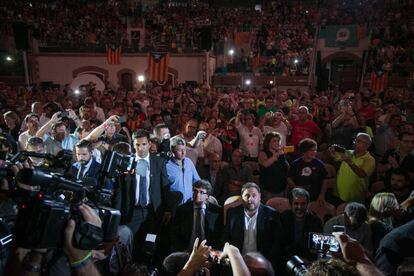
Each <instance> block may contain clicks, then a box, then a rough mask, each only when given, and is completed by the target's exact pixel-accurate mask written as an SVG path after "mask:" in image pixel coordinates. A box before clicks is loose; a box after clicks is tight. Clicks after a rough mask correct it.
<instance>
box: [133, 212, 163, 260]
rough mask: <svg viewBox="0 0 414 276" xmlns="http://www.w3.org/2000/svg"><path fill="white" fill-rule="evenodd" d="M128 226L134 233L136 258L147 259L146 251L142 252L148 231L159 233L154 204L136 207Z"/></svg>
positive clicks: (134, 253)
mask: <svg viewBox="0 0 414 276" xmlns="http://www.w3.org/2000/svg"><path fill="white" fill-rule="evenodd" d="M127 226H128V227H129V228H130V229H131V231H132V233H133V234H134V247H133V256H134V258H135V259H136V260H140V261H142V260H145V259H147V256H144V252H142V249H143V245H144V241H145V237H146V236H147V234H148V233H150V234H158V230H157V229H158V227H159V223H158V222H157V219H156V216H155V213H154V209H153V207H152V205H150V206H148V207H145V208H142V207H134V210H133V213H132V217H131V221H130V222H129V223H128V224H127ZM145 262H147V260H146V261H145Z"/></svg>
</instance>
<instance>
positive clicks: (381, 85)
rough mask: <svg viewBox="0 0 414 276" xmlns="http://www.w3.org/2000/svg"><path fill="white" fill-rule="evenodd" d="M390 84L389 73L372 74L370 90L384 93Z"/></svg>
mask: <svg viewBox="0 0 414 276" xmlns="http://www.w3.org/2000/svg"><path fill="white" fill-rule="evenodd" d="M387 84H388V73H387V72H383V71H378V72H372V73H371V82H370V84H369V88H371V90H372V91H374V92H382V91H384V89H385V88H386V87H387Z"/></svg>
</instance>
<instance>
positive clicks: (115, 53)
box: [106, 45, 121, 64]
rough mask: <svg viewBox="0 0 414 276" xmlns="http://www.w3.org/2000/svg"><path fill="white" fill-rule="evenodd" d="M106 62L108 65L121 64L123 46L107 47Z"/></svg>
mask: <svg viewBox="0 0 414 276" xmlns="http://www.w3.org/2000/svg"><path fill="white" fill-rule="evenodd" d="M106 60H107V61H108V64H120V63H121V46H115V45H107V46H106Z"/></svg>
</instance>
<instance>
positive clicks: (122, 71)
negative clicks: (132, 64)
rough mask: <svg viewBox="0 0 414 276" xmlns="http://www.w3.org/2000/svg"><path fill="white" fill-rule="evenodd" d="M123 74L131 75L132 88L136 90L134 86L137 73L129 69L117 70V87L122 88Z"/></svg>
mask: <svg viewBox="0 0 414 276" xmlns="http://www.w3.org/2000/svg"><path fill="white" fill-rule="evenodd" d="M124 73H130V74H131V75H132V87H134V88H136V85H137V73H136V72H135V71H134V70H132V69H129V68H124V69H121V70H119V71H118V72H117V73H116V76H117V78H118V82H117V83H118V87H121V86H122V75H123V74H124Z"/></svg>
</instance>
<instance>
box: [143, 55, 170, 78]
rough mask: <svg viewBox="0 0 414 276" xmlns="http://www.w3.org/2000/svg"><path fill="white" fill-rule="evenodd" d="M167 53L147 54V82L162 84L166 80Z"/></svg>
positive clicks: (168, 57)
mask: <svg viewBox="0 0 414 276" xmlns="http://www.w3.org/2000/svg"><path fill="white" fill-rule="evenodd" d="M169 59H170V55H169V54H168V53H159V52H150V53H148V66H147V77H148V80H152V81H158V82H164V81H166V80H167V79H168V63H169Z"/></svg>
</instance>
